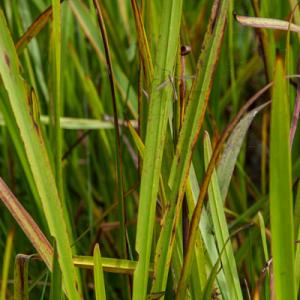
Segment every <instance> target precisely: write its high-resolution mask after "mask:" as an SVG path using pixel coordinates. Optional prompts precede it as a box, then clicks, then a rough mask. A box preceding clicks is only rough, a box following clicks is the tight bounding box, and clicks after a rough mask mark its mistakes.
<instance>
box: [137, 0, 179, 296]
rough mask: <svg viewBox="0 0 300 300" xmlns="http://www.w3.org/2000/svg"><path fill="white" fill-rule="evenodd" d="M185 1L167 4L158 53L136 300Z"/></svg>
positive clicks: (143, 284)
mask: <svg viewBox="0 0 300 300" xmlns="http://www.w3.org/2000/svg"><path fill="white" fill-rule="evenodd" d="M181 9H182V1H181V0H176V1H169V0H167V1H164V3H163V11H164V12H166V14H165V15H164V17H163V18H162V23H161V39H160V41H159V46H158V52H157V60H156V61H157V66H156V67H155V69H154V78H155V80H154V81H153V83H152V92H151V97H150V109H149V117H148V123H147V134H146V141H145V153H144V161H143V169H142V178H141V188H140V204H139V212H138V223H137V235H136V251H137V253H138V257H139V261H138V265H137V268H136V271H135V273H134V280H133V299H135V300H141V299H145V297H146V293H147V283H148V277H147V276H146V275H145V274H147V273H148V268H149V260H150V253H151V246H152V235H153V226H154V219H155V207H156V197H157V192H158V183H159V175H160V168H161V162H162V154H163V145H164V139H165V135H166V128H167V121H168V107H169V101H168V100H170V97H171V95H172V89H171V88H165V89H162V90H160V91H159V90H158V89H157V85H158V84H160V83H161V82H163V81H164V80H166V73H165V70H170V71H171V70H172V69H173V68H174V64H175V61H176V60H175V57H176V52H177V49H178V36H179V27H180V19H181Z"/></svg>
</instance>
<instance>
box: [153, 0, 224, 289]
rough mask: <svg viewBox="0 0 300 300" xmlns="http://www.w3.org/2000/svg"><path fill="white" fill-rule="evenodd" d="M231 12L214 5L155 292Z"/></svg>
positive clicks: (173, 181) (164, 271)
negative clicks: (226, 21) (228, 13)
mask: <svg viewBox="0 0 300 300" xmlns="http://www.w3.org/2000/svg"><path fill="white" fill-rule="evenodd" d="M218 5H219V7H218ZM227 9H228V1H227V0H225V1H220V2H218V1H216V2H215V3H214V6H213V9H212V13H211V19H210V23H209V25H208V28H207V32H206V36H205V38H204V42H203V51H202V53H201V55H200V57H199V60H198V65H197V71H196V78H195V81H194V83H193V86H192V90H191V93H190V97H189V98H190V99H189V102H188V105H187V108H186V114H185V117H184V120H183V124H182V129H181V132H180V135H179V140H178V143H177V146H176V153H175V156H174V158H173V161H172V167H171V173H170V177H169V181H168V184H169V187H170V189H171V191H172V195H171V196H170V198H171V199H170V209H169V211H168V214H167V216H166V224H165V226H164V228H163V229H162V232H161V234H160V238H159V242H158V246H157V249H156V254H155V255H156V259H157V263H156V264H155V265H157V270H156V271H155V272H156V273H155V276H154V278H155V282H154V291H160V290H163V289H164V286H165V284H166V280H167V275H168V271H169V268H168V267H169V265H170V262H171V257H172V249H173V244H172V242H173V241H174V238H172V237H173V236H172V234H174V232H175V230H174V228H175V227H176V224H177V223H178V217H179V215H180V214H179V212H180V211H181V204H182V199H183V195H184V192H185V186H186V180H187V175H188V171H189V166H190V162H191V157H192V153H193V147H194V145H195V142H196V140H197V137H198V134H199V131H200V129H201V126H202V124H203V119H204V115H205V111H206V107H207V103H208V99H209V95H210V91H211V86H212V80H213V75H214V72H215V69H216V65H217V62H218V58H219V53H220V47H221V42H222V38H223V34H224V30H225V20H226V16H227ZM217 11H218V14H217ZM176 200H177V201H176ZM175 211H176V215H175ZM197 226H198V224H197ZM193 249H194V248H193ZM191 251H193V250H191ZM191 255H192V254H191ZM184 292H185V290H184V291H183V293H184Z"/></svg>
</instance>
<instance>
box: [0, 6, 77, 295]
mask: <svg viewBox="0 0 300 300" xmlns="http://www.w3.org/2000/svg"><path fill="white" fill-rule="evenodd" d="M0 30H1V36H0V74H1V76H2V80H3V83H4V86H5V88H6V90H7V93H8V96H9V102H10V106H11V108H12V111H13V114H14V117H15V120H16V123H17V126H18V130H19V135H20V137H21V139H22V140H23V143H24V148H25V151H26V155H27V159H28V161H29V164H30V167H31V171H32V175H33V178H34V181H35V184H36V187H37V190H38V193H39V195H40V198H41V202H42V205H43V209H44V213H45V216H46V219H47V222H48V226H49V229H50V232H51V234H52V235H53V236H54V237H55V238H56V240H57V248H58V253H59V260H60V266H61V269H62V273H63V282H64V286H65V288H66V292H67V295H68V297H70V298H72V299H74V300H75V299H80V296H79V293H78V291H77V289H76V282H77V279H76V276H75V268H74V265H73V262H72V252H71V247H70V243H69V238H68V234H67V229H66V223H65V220H64V218H63V211H62V206H61V202H60V199H59V196H58V191H57V188H56V184H55V179H54V176H53V173H52V169H51V165H50V162H49V158H48V155H47V151H46V147H45V144H44V141H43V138H42V136H41V134H40V131H39V129H38V128H37V127H36V123H35V122H34V120H33V119H32V118H31V116H30V112H29V108H28V104H27V102H26V87H25V83H24V81H23V79H22V77H21V75H20V72H19V61H18V57H17V53H16V49H15V47H14V44H13V41H12V38H11V36H10V33H9V30H8V27H7V25H6V21H5V17H4V14H3V12H2V11H1V12H0ZM2 101H7V100H6V99H2Z"/></svg>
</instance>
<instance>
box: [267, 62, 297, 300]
mask: <svg viewBox="0 0 300 300" xmlns="http://www.w3.org/2000/svg"><path fill="white" fill-rule="evenodd" d="M284 76H285V75H284V69H283V64H282V61H281V60H280V59H277V62H276V69H275V76H274V86H273V89H272V112H271V133H270V135H271V136H270V216H271V233H272V255H273V270H274V285H275V295H276V300H284V299H291V300H292V299H296V286H295V265H294V223H293V213H292V209H293V194H292V180H291V179H292V176H291V157H290V148H289V126H290V118H289V104H288V98H287V92H286V81H285V80H284Z"/></svg>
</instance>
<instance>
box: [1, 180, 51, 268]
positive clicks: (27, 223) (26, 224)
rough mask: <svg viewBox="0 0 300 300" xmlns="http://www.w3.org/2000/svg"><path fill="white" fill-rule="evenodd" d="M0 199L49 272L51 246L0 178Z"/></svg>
mask: <svg viewBox="0 0 300 300" xmlns="http://www.w3.org/2000/svg"><path fill="white" fill-rule="evenodd" d="M0 198H1V200H2V202H3V203H4V205H5V206H6V208H7V209H8V210H9V212H10V213H11V214H12V216H13V217H14V219H15V221H16V222H17V223H18V224H19V226H20V227H21V228H22V230H23V231H24V233H25V235H26V236H27V237H28V239H29V240H30V241H31V243H32V244H33V246H34V247H35V249H36V251H37V252H38V253H39V254H40V256H41V258H42V259H43V261H44V262H45V264H46V266H47V267H48V268H49V269H50V270H51V265H52V255H53V251H52V247H51V245H50V244H49V242H48V240H47V239H46V237H45V236H44V234H43V233H42V232H41V230H40V228H39V227H38V225H37V224H36V222H35V221H34V220H33V219H32V217H31V216H30V215H29V213H28V212H27V211H26V210H25V209H24V207H23V206H22V205H21V203H20V202H19V201H18V199H17V198H16V197H15V196H14V194H13V193H12V192H11V190H10V189H9V188H8V186H7V185H6V184H5V182H4V181H3V180H2V178H0Z"/></svg>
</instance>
